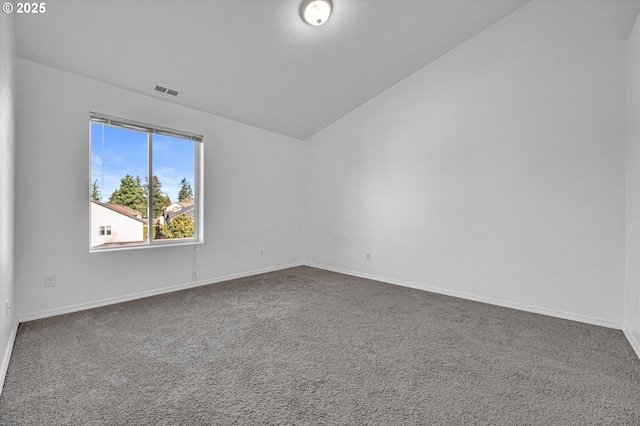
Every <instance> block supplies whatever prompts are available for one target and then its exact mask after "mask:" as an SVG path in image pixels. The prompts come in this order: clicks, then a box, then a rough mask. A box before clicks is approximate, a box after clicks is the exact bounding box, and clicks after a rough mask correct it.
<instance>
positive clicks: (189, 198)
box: [152, 134, 197, 240]
mask: <svg viewBox="0 0 640 426" xmlns="http://www.w3.org/2000/svg"><path fill="white" fill-rule="evenodd" d="M196 143H197V142H194V141H192V140H189V139H181V138H177V137H172V136H165V135H158V134H154V135H153V144H152V147H153V149H152V151H153V152H152V158H153V165H152V170H153V218H154V225H155V227H156V232H155V236H154V239H156V240H193V239H194V237H195V235H196V229H195V225H196V217H195V212H196V195H195V194H196V193H197V191H196V186H195V185H196V179H195V177H196V174H195V164H196V160H195V159H196V157H195V153H196Z"/></svg>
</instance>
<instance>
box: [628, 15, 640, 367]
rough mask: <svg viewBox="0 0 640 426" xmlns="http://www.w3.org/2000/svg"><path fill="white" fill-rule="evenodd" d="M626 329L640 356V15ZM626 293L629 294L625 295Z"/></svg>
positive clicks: (633, 87) (634, 65) (632, 106)
mask: <svg viewBox="0 0 640 426" xmlns="http://www.w3.org/2000/svg"><path fill="white" fill-rule="evenodd" d="M626 124H627V127H626V130H627V133H626V137H627V139H626V140H627V144H626V148H627V150H626V161H627V164H626V172H627V181H626V183H627V185H626V193H627V198H626V200H627V215H626V218H627V222H626V265H627V269H626V272H627V274H626V288H627V290H628V297H625V302H626V303H625V333H626V334H627V337H628V338H629V341H631V343H632V345H633V346H634V349H635V350H636V352H637V353H638V356H640V313H639V312H638V303H640V300H639V299H640V18H638V19H637V20H636V24H635V26H634V27H633V31H632V32H631V35H630V36H629V41H628V44H627V109H626ZM625 296H626V295H625Z"/></svg>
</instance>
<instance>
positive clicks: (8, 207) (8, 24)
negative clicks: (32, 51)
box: [0, 13, 16, 391]
mask: <svg viewBox="0 0 640 426" xmlns="http://www.w3.org/2000/svg"><path fill="white" fill-rule="evenodd" d="M14 34H15V33H14V27H13V15H9V14H6V13H2V14H1V15H0V206H2V207H0V209H1V212H0V391H1V390H2V384H3V383H4V377H5V374H6V371H7V367H8V365H9V355H10V353H11V347H12V345H13V337H14V335H15V328H16V322H15V309H7V300H9V304H10V306H13V305H14V301H15V297H14V254H13V253H14V252H13V243H14V232H13V220H14V208H13V206H14V185H15V179H14V158H15V133H14V132H15V98H16V94H15V62H16V60H15V35H14Z"/></svg>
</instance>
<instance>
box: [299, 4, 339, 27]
mask: <svg viewBox="0 0 640 426" xmlns="http://www.w3.org/2000/svg"><path fill="white" fill-rule="evenodd" d="M332 9H333V4H331V0H304V1H303V2H302V7H301V8H300V15H301V16H302V19H303V20H304V21H305V22H306V23H307V24H309V25H313V26H315V27H317V26H318V25H322V24H324V23H325V22H327V20H328V19H329V16H331V10H332Z"/></svg>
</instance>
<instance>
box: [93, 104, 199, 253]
mask: <svg viewBox="0 0 640 426" xmlns="http://www.w3.org/2000/svg"><path fill="white" fill-rule="evenodd" d="M93 123H102V124H106V125H109V126H114V127H119V128H123V129H128V130H134V131H140V132H146V133H148V135H149V144H148V159H149V161H148V163H149V164H148V170H147V171H148V175H149V179H148V184H147V185H148V188H147V191H148V194H149V197H148V199H147V219H148V221H147V242H146V243H144V244H135V245H122V246H114V247H103V248H98V247H91V241H89V251H90V252H105V251H114V250H139V249H146V248H155V247H168V246H181V245H196V244H203V243H204V224H203V217H204V215H203V205H204V203H203V201H204V198H203V193H204V191H203V185H202V181H203V179H202V176H203V158H204V156H203V149H204V136H203V135H199V134H196V133H190V132H185V131H181V130H174V129H169V128H166V127H161V126H156V125H150V124H145V123H141V122H138V121H133V120H129V119H125V118H120V117H115V116H110V115H106V114H101V113H96V112H91V113H90V119H89V174H91V158H92V155H91V124H93ZM154 134H157V135H164V136H170V137H175V138H180V139H188V140H191V141H193V142H195V152H194V163H195V164H194V181H195V182H194V187H193V188H192V189H193V194H194V198H195V205H194V214H193V218H194V222H195V223H194V227H195V229H194V236H193V239H188V240H186V239H154V238H153V232H152V227H153V197H152V196H151V194H153V135H154ZM89 202H91V195H89ZM89 223H90V224H91V210H89ZM100 228H102V226H100ZM109 228H111V226H109ZM105 235H106V226H105ZM90 240H91V239H90Z"/></svg>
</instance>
